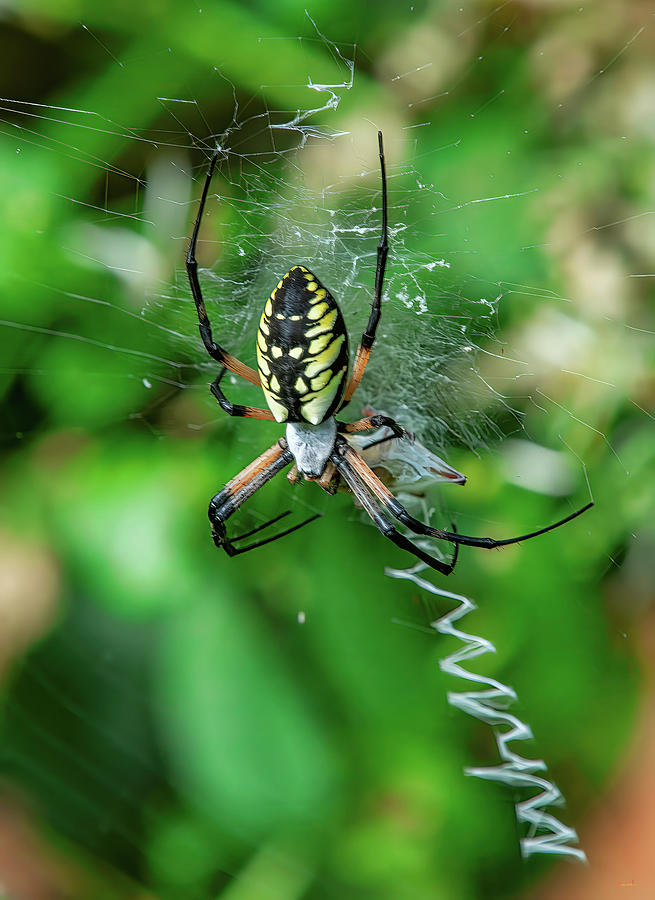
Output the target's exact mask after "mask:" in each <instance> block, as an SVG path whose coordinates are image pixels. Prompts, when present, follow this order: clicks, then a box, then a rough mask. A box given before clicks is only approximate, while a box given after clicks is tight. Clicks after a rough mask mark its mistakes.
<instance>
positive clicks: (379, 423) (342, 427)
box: [337, 415, 412, 443]
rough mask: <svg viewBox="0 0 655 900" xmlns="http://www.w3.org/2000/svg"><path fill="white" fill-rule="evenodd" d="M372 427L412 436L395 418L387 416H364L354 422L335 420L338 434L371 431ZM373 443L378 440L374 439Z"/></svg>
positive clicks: (407, 436)
mask: <svg viewBox="0 0 655 900" xmlns="http://www.w3.org/2000/svg"><path fill="white" fill-rule="evenodd" d="M374 428H390V429H391V430H392V431H393V436H394V437H398V438H402V437H406V438H409V439H410V440H411V438H412V435H411V434H410V433H409V431H407V430H406V429H405V428H403V427H402V425H399V424H398V422H396V421H395V419H391V418H389V416H380V415H375V416H364V418H363V419H358V420H357V421H356V422H337V431H338V432H339V433H340V434H359V432H361V431H371V430H372V429H374ZM384 440H387V438H384ZM375 443H378V442H377V441H376V442H375Z"/></svg>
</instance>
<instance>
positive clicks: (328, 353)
mask: <svg viewBox="0 0 655 900" xmlns="http://www.w3.org/2000/svg"><path fill="white" fill-rule="evenodd" d="M345 339H346V336H345V334H340V335H339V336H338V337H336V338H335V339H334V340H333V341H332V343H331V344H328V346H327V347H326V348H325V350H324V351H323V352H322V353H319V354H318V356H316V357H314V359H312V360H310V361H309V362H308V363H307V365H306V366H305V377H306V378H313V377H314V375H318V373H319V372H322V371H323V369H327V368H328V367H329V366H331V365H332V363H333V362H334V361H335V360H336V358H337V356H338V355H339V351H340V350H341V345H342V344H343V342H344V341H345Z"/></svg>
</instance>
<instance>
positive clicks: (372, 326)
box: [339, 131, 389, 409]
mask: <svg viewBox="0 0 655 900" xmlns="http://www.w3.org/2000/svg"><path fill="white" fill-rule="evenodd" d="M378 147H379V150H380V175H381V178H382V234H381V235H380V243H379V244H378V261H377V268H376V270H375V289H374V291H373V302H372V304H371V314H370V316H369V320H368V324H367V326H366V331H365V332H364V334H363V335H362V339H361V341H360V342H359V346H358V347H357V352H356V354H355V362H354V364H353V373H352V375H351V377H350V381H349V382H348V387H347V388H346V392H345V394H344V398H343V402H342V403H341V406H340V407H339V408H340V409H343V407H344V406H345V405H346V403H348V402H349V401H350V399H351V398H352V395H353V394H354V393H355V391H356V390H357V386H358V385H359V383H360V381H361V380H362V376H363V375H364V369H365V368H366V364H367V363H368V358H369V356H370V355H371V347H372V346H373V342H374V341H375V331H376V329H377V327H378V322H379V321H380V314H381V312H382V286H383V284H384V270H385V268H386V265H387V254H388V253H389V243H388V241H387V170H386V166H385V162H384V147H383V146H382V132H381V131H378Z"/></svg>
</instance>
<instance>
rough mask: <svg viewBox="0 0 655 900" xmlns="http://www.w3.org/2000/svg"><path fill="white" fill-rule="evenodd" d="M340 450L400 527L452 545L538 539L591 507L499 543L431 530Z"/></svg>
mask: <svg viewBox="0 0 655 900" xmlns="http://www.w3.org/2000/svg"><path fill="white" fill-rule="evenodd" d="M341 450H342V452H343V458H344V459H346V460H347V462H348V464H349V465H350V466H352V468H353V469H354V471H355V472H356V473H357V475H358V476H359V477H360V478H361V479H362V481H363V482H364V484H365V485H366V487H367V488H368V489H369V490H370V491H371V493H372V494H374V495H375V496H376V497H377V498H378V499H379V500H380V501H381V502H382V503H383V504H384V506H385V507H386V508H387V509H388V510H389V512H390V513H391V515H392V516H394V517H395V518H396V519H398V520H399V521H400V522H402V523H403V525H406V526H407V528H409V529H410V530H411V531H413V532H414V533H415V534H425V535H429V536H430V537H434V538H439V539H440V540H442V541H450V542H451V543H452V544H455V545H458V544H465V545H467V546H469V547H481V548H482V549H485V550H493V549H494V548H495V547H506V546H508V544H518V543H519V542H520V541H527V540H529V539H530V538H534V537H539V535H541V534H546V532H548V531H552V530H553V529H554V528H559V527H560V525H565V524H566V523H567V522H570V521H571V519H575V518H577V517H578V516H581V515H582V513H583V512H586V511H587V510H588V509H590V508H591V507H592V506H593V505H594V504H593V502H592V503H587V505H586V506H583V507H582V508H581V509H578V510H576V511H575V512H573V513H571V514H570V515H568V516H565V518H563V519H560V520H559V521H557V522H553V524H552V525H547V526H546V527H545V528H540V529H539V530H538V531H531V532H529V533H528V534H520V535H518V536H517V537H512V538H505V539H503V540H496V539H495V538H488V537H472V536H471V535H466V534H459V533H458V532H456V531H444V530H443V529H441V528H432V527H431V526H430V525H425V524H424V523H423V522H420V521H419V520H418V519H415V518H414V517H413V516H411V515H410V514H409V513H408V512H407V510H406V509H405V507H404V506H403V505H402V503H400V501H399V500H397V499H396V497H394V495H393V494H392V493H391V491H390V490H389V488H387V487H386V486H385V485H384V484H383V483H382V481H380V479H379V478H378V477H377V475H376V474H375V472H373V471H372V470H371V469H370V468H369V466H368V465H367V464H366V463H365V462H364V460H363V459H362V457H361V456H360V455H359V453H357V451H356V450H354V449H353V448H352V447H350V446H348V445H346V446H345V447H342V448H341Z"/></svg>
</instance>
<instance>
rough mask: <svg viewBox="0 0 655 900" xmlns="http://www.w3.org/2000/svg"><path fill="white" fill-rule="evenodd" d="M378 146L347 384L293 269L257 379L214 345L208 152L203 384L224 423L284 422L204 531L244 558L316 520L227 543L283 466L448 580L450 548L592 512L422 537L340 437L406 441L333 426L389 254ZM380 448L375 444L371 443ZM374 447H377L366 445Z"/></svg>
mask: <svg viewBox="0 0 655 900" xmlns="http://www.w3.org/2000/svg"><path fill="white" fill-rule="evenodd" d="M378 144H379V149H380V172H381V177H382V234H381V236H380V242H379V244H378V251H377V268H376V272H375V287H374V291H373V301H372V304H371V313H370V316H369V320H368V324H367V326H366V330H365V331H364V333H363V335H362V337H361V340H360V342H359V345H358V347H357V353H356V354H355V360H354V363H353V370H352V374H351V376H350V379H348V361H349V355H348V334H347V332H346V325H345V322H344V320H343V316H342V315H341V311H340V310H339V306H338V304H337V302H336V300H335V299H334V297H333V296H332V294H331V293H330V292H329V291H328V289H327V288H326V287H324V286H323V285H322V284H321V282H320V281H319V279H318V278H317V277H316V276H315V275H314V274H313V273H312V272H311V271H310V270H309V269H308V268H307V267H306V266H304V265H296V266H293V268H291V269H289V271H288V272H287V274H286V275H285V276H284V277H283V278H282V280H281V281H280V282H278V285H277V287H276V288H275V290H274V291H273V292H272V294H271V296H270V297H269V298H268V300H267V301H266V304H265V306H264V311H263V313H262V317H261V320H260V323H259V330H258V332H257V366H258V370H257V371H256V370H255V369H251V368H250V367H249V366H246V365H244V364H243V363H242V362H240V361H239V360H238V359H237V358H236V357H234V356H232V355H231V354H229V353H227V352H226V351H225V350H224V349H223V348H222V347H221V346H220V345H219V344H217V343H216V342H215V341H214V338H213V336H212V330H211V325H210V323H209V318H208V316H207V310H206V309H205V303H204V300H203V297H202V291H201V288H200V282H199V281H198V263H197V261H196V244H197V242H198V232H199V230H200V222H201V220H202V214H203V210H204V208H205V202H206V200H207V194H208V191H209V185H210V183H211V179H212V175H213V172H214V168H215V167H216V162H217V160H218V158H219V156H220V155H221V151H220V150H216V151H215V153H214V155H213V157H212V160H211V163H210V166H209V171H208V172H207V177H206V179H205V185H204V188H203V192H202V197H201V200H200V208H199V209H198V214H197V216H196V220H195V224H194V227H193V234H192V236H191V244H190V246H189V252H188V253H187V259H186V265H187V272H188V275H189V282H190V284H191V292H192V294H193V299H194V301H195V304H196V309H197V311H198V323H199V328H200V335H201V337H202V340H203V343H204V345H205V349H206V350H207V352H208V353H209V355H210V356H211V357H212V358H213V359H215V360H216V361H217V362H219V363H220V364H221V366H222V369H221V372H220V373H219V375H218V376H217V378H216V379H215V380H214V382H213V383H212V384H211V391H212V393H213V394H214V396H215V397H216V399H217V400H218V402H219V403H220V405H221V408H222V409H223V410H225V412H226V413H228V414H229V415H231V416H244V417H246V418H250V419H268V420H273V419H275V421H277V422H280V423H284V422H286V436H285V437H284V438H280V439H279V440H278V441H276V443H275V444H273V446H272V447H270V448H269V449H268V450H266V451H265V452H264V453H262V454H261V456H259V457H257V459H255V460H254V462H252V463H250V465H249V466H246V468H245V469H244V470H243V471H242V472H240V473H239V474H238V475H237V476H236V477H235V478H233V479H232V480H231V481H229V482H228V483H227V484H226V485H225V487H224V488H223V489H222V490H221V491H219V492H218V494H216V495H215V496H214V497H213V498H212V500H211V502H210V504H209V519H210V522H211V524H212V532H213V537H214V542H215V544H216V546H217V547H222V548H223V549H224V550H225V551H226V552H227V553H228V554H229V555H230V556H235V555H236V554H238V553H245V552H246V551H248V550H253V549H254V548H255V547H261V546H262V545H263V544H268V543H270V542H271V541H274V540H277V539H278V538H281V537H284V536H285V535H286V534H290V533H291V532H292V531H295V530H296V529H298V528H302V526H303V525H306V524H307V523H308V522H311V521H312V519H315V518H316V516H312V517H311V518H310V519H307V520H305V521H304V522H301V523H300V524H299V525H295V526H293V527H291V528H287V529H286V530H285V531H282V532H280V533H278V534H275V535H273V537H269V538H265V539H263V540H258V541H255V542H254V543H252V544H248V545H247V546H241V547H236V546H235V544H236V543H237V542H238V541H241V540H242V539H244V538H248V537H251V536H252V535H254V534H256V533H257V532H260V531H262V529H264V528H268V526H269V525H272V524H273V523H274V522H277V521H278V520H279V519H281V518H282V517H283V516H286V515H287V514H288V513H282V514H281V515H279V516H276V517H275V519H272V520H271V521H270V522H266V523H264V525H260V526H259V527H258V528H255V529H253V530H252V531H249V532H248V533H246V534H242V535H240V536H239V537H233V538H231V539H229V538H228V537H227V533H226V528H225V523H226V521H227V520H228V519H229V517H230V516H231V515H232V514H233V513H235V512H236V511H237V510H238V509H239V507H240V506H242V504H243V503H245V502H246V500H248V499H249V498H250V497H251V496H252V495H253V494H254V493H255V492H256V491H258V490H259V488H261V487H263V486H264V485H265V484H266V483H267V482H268V481H270V480H271V478H273V477H274V476H275V475H277V474H278V473H279V472H281V471H282V470H283V469H284V468H286V466H288V465H292V469H291V471H290V472H289V474H288V478H289V480H290V481H291V482H292V483H293V482H294V481H296V479H297V478H298V476H304V477H305V478H306V479H308V480H311V481H317V482H318V484H319V485H320V486H321V487H322V488H323V489H324V490H326V491H328V492H330V493H332V492H333V491H334V489H335V487H336V483H337V482H338V481H339V479H342V480H343V482H345V485H346V486H347V488H348V489H349V490H350V491H351V492H352V493H353V495H354V496H355V498H356V499H357V501H358V503H359V505H360V506H361V507H362V508H363V509H364V510H366V512H367V513H368V515H369V516H370V517H371V519H372V520H373V522H374V523H375V525H376V526H377V528H379V530H380V531H381V532H382V534H384V535H385V537H388V538H389V539H390V540H391V541H393V543H394V544H396V545H397V546H399V547H402V548H403V549H404V550H408V551H409V552H410V553H413V554H414V556H416V557H417V558H418V559H420V560H421V561H422V562H424V563H426V564H427V565H429V566H431V567H432V568H434V569H437V570H438V571H439V572H442V573H443V574H444V575H448V574H449V573H450V572H452V570H453V568H454V566H455V562H456V560H457V549H458V547H459V545H460V544H467V545H469V546H472V547H481V548H485V549H490V548H492V547H502V546H505V545H506V544H515V543H517V542H518V541H522V540H527V539H528V538H532V537H537V535H540V534H544V533H545V532H546V531H551V530H552V529H553V528H557V527H559V526H560V525H563V524H564V523H565V522H568V521H570V520H571V519H574V518H575V517H576V516H579V515H580V514H581V513H583V512H584V511H585V510H587V509H589V507H590V506H593V504H592V503H589V504H587V506H585V507H583V508H582V509H579V510H576V511H575V512H573V513H571V514H570V515H568V516H566V517H565V518H563V519H560V521H559V522H555V523H554V524H553V525H548V526H547V527H546V528H540V529H539V530H538V531H533V532H530V533H529V534H523V535H520V536H519V537H514V538H508V539H506V540H495V539H494V538H479V537H471V536H468V535H463V534H458V533H457V532H456V531H455V530H454V529H453V531H444V530H442V529H440V528H432V527H431V526H430V525H425V524H424V523H423V522H420V521H419V520H418V519H415V518H413V516H410V514H409V513H408V512H407V510H406V509H405V508H404V506H403V505H402V504H401V503H400V502H399V500H397V498H396V497H394V495H393V494H392V493H391V491H390V490H389V488H388V487H386V486H385V485H384V484H383V483H382V481H381V480H380V479H379V478H378V477H377V475H376V474H375V473H374V472H373V471H372V470H371V469H370V468H369V466H368V465H367V464H366V462H365V460H364V459H363V457H362V456H361V455H360V454H359V453H358V452H357V451H356V450H355V448H354V447H353V446H352V445H351V444H350V443H349V442H348V435H353V434H356V433H358V432H363V431H368V430H370V429H376V428H380V427H382V426H386V427H387V428H390V429H391V431H392V436H391V439H393V440H411V437H410V436H409V435H408V433H407V432H406V431H405V430H404V429H403V428H402V427H401V426H400V425H398V424H397V423H396V422H394V421H393V419H390V418H388V417H387V416H381V415H373V416H366V417H365V418H363V419H359V420H358V421H356V422H350V423H345V422H339V421H337V419H335V416H336V415H337V414H338V413H339V411H340V410H341V409H343V407H344V406H345V405H346V404H347V403H348V402H349V401H350V399H351V397H352V395H353V394H354V392H355V390H356V389H357V386H358V385H359V383H360V381H361V380H362V376H363V374H364V370H365V368H366V364H367V362H368V359H369V355H370V353H371V348H372V346H373V343H374V341H375V333H376V329H377V325H378V322H379V320H380V313H381V309H382V286H383V282H384V271H385V267H386V262H387V254H388V251H389V247H388V243H387V181H386V173H385V163H384V152H383V148H382V133H381V132H378ZM228 369H229V370H230V371H231V372H234V373H235V374H236V375H240V376H241V377H242V378H245V379H246V380H247V381H250V382H252V384H256V385H260V386H261V388H262V390H263V392H264V396H265V398H266V402H267V404H268V406H269V409H258V408H255V407H252V406H240V405H237V404H235V403H231V402H230V401H229V400H228V399H227V397H226V396H225V394H224V393H223V392H222V390H221V386H220V384H221V379H222V377H223V375H224V374H225V372H226V370H228ZM388 439H389V438H382V439H381V440H388ZM375 443H378V441H373V442H372V444H375ZM372 444H370V445H369V446H372ZM438 474H440V475H441V477H442V478H445V479H448V480H450V481H453V482H455V483H456V484H463V483H464V482H465V480H466V479H465V478H464V476H463V475H461V474H460V473H459V472H457V471H456V470H455V469H452V468H451V467H450V466H448V465H447V464H445V463H444V464H443V468H442V471H441V472H439V473H438ZM389 516H391V517H393V518H395V519H397V520H398V521H399V522H402V523H403V525H405V526H406V527H407V528H408V529H409V530H410V531H411V532H413V533H414V534H419V535H428V536H430V537H434V538H438V539H440V540H444V541H449V542H450V543H452V544H454V545H455V553H454V555H453V559H452V560H451V562H450V563H444V562H442V561H441V560H439V559H436V558H435V557H434V556H431V555H430V554H429V553H427V552H426V551H425V550H423V549H422V548H420V547H418V546H417V545H416V544H413V543H412V542H411V541H410V540H409V539H408V538H407V537H405V535H403V534H401V533H400V532H399V531H398V530H397V528H396V527H395V526H394V525H393V523H392V521H391V519H390V518H389Z"/></svg>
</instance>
